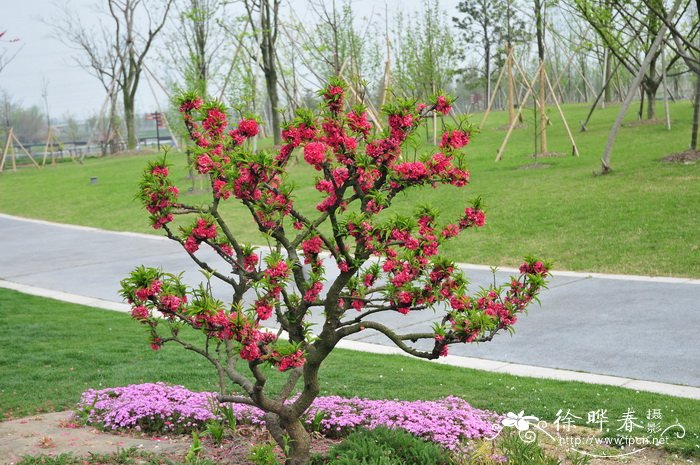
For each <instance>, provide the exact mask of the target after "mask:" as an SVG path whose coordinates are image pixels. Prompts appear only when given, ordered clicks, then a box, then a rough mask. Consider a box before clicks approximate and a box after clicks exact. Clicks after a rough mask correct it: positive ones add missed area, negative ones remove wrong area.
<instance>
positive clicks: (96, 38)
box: [50, 0, 173, 149]
mask: <svg viewBox="0 0 700 465" xmlns="http://www.w3.org/2000/svg"><path fill="white" fill-rule="evenodd" d="M155 3H156V2H152V3H149V2H147V1H146V0H107V9H108V17H109V19H110V21H109V22H110V23H111V27H107V26H106V25H104V24H100V28H99V29H100V30H99V32H98V33H95V31H93V30H88V29H87V28H85V27H84V26H83V24H82V23H81V22H80V18H79V17H77V16H76V15H75V12H73V11H69V10H67V9H66V10H64V15H63V18H61V19H59V21H56V22H53V23H50V24H52V26H53V27H54V30H55V32H56V33H57V34H56V35H57V37H58V38H59V39H61V40H62V41H63V42H64V43H66V44H67V45H69V46H73V47H74V48H76V49H77V50H79V51H80V54H81V57H80V58H78V62H79V63H80V64H81V65H82V66H83V67H84V68H85V69H88V70H90V71H91V72H92V73H93V74H94V75H96V76H97V77H98V78H99V79H100V82H102V85H103V86H104V87H105V89H106V90H107V92H108V94H109V95H110V96H113V99H116V97H115V96H114V95H115V94H114V90H113V89H114V87H115V85H116V87H118V90H119V92H120V93H121V97H122V105H123V106H124V120H125V122H126V133H127V146H128V148H129V149H134V148H135V147H136V125H135V117H136V115H135V112H134V109H135V102H136V91H137V90H138V87H139V83H140V80H141V72H142V71H143V69H144V60H145V58H146V55H147V53H148V51H149V50H150V49H151V46H152V45H153V42H154V40H155V38H156V36H157V35H158V33H159V32H160V31H161V30H162V29H163V26H164V25H165V21H166V19H167V16H168V12H169V11H170V7H171V5H172V3H173V0H164V1H161V2H160V3H158V5H161V8H160V9H159V8H158V7H157V6H155ZM142 24H143V25H144V26H145V27H143V28H142V27H140V26H141V25H142ZM141 29H144V30H146V32H145V33H141V32H139V31H140V30H141ZM114 103H116V102H114V100H113V105H112V108H113V109H114V106H115V105H114ZM113 111H114V110H113ZM112 114H113V115H114V113H112Z"/></svg>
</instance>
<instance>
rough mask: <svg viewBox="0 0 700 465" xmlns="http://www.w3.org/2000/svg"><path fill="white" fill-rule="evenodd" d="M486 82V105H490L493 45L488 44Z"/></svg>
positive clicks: (486, 50)
mask: <svg viewBox="0 0 700 465" xmlns="http://www.w3.org/2000/svg"><path fill="white" fill-rule="evenodd" d="M484 61H485V62H486V63H485V64H484V78H485V79H484V82H485V84H486V87H485V89H484V104H485V105H486V104H488V102H489V99H490V98H491V44H489V43H488V42H487V43H486V44H485V45H484Z"/></svg>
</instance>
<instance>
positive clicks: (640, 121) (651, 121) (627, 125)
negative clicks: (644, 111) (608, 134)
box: [622, 119, 666, 128]
mask: <svg viewBox="0 0 700 465" xmlns="http://www.w3.org/2000/svg"><path fill="white" fill-rule="evenodd" d="M656 124H666V120H661V119H638V120H637V121H631V122H629V123H625V124H623V125H622V126H623V127H625V128H636V127H637V126H654V125H656Z"/></svg>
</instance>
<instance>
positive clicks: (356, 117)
mask: <svg viewBox="0 0 700 465" xmlns="http://www.w3.org/2000/svg"><path fill="white" fill-rule="evenodd" d="M347 118H348V126H350V130H351V131H353V132H355V133H357V134H360V135H362V136H363V137H364V138H365V139H366V138H368V137H369V132H370V131H371V130H372V124H370V122H369V121H368V120H367V112H366V111H364V112H362V113H357V112H356V111H351V112H350V113H348V115H347Z"/></svg>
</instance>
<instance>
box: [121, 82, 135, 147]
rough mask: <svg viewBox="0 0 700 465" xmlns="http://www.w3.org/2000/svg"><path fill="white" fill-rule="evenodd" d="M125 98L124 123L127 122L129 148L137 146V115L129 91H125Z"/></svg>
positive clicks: (127, 144)
mask: <svg viewBox="0 0 700 465" xmlns="http://www.w3.org/2000/svg"><path fill="white" fill-rule="evenodd" d="M123 96H124V98H123V99H122V101H123V102H124V123H125V124H126V147H127V149H129V150H134V149H135V148H136V142H137V140H136V120H135V118H136V115H135V114H134V99H133V98H131V95H130V94H129V92H123Z"/></svg>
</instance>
